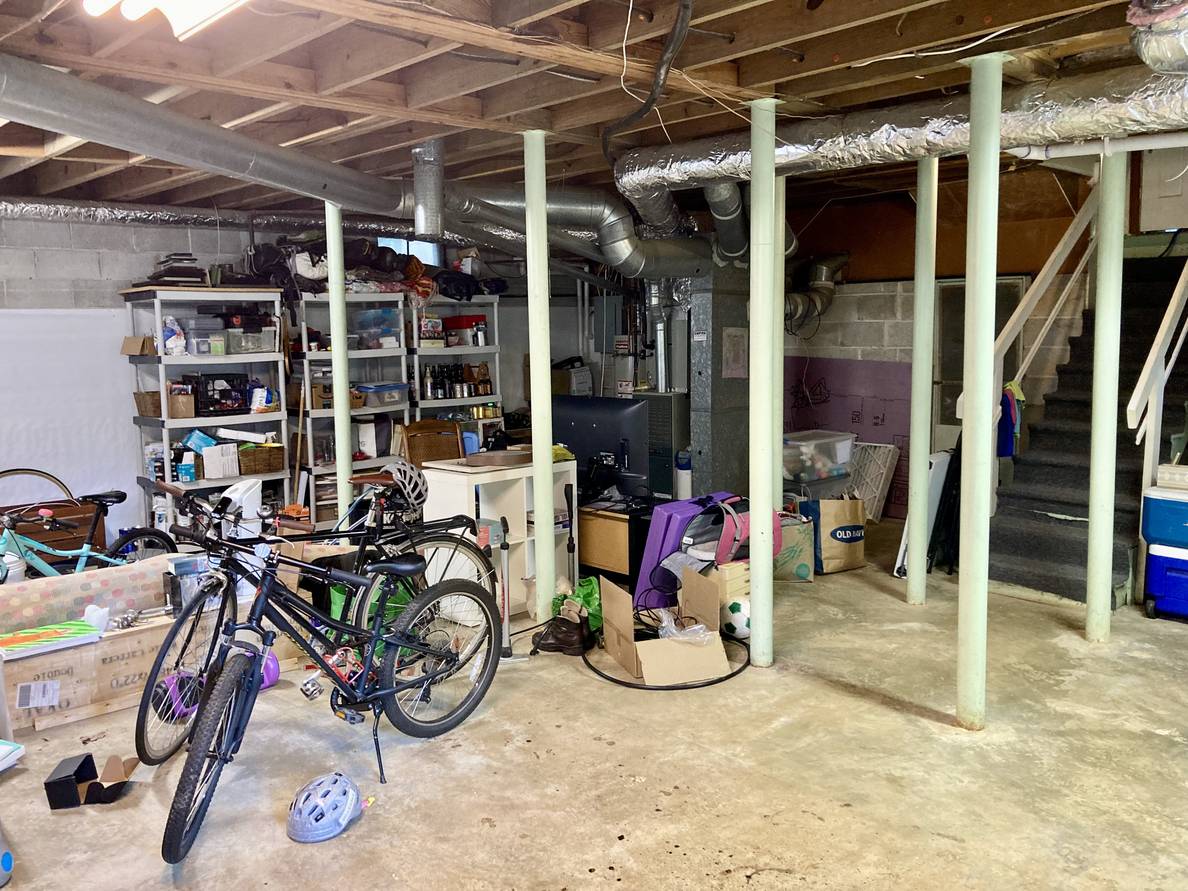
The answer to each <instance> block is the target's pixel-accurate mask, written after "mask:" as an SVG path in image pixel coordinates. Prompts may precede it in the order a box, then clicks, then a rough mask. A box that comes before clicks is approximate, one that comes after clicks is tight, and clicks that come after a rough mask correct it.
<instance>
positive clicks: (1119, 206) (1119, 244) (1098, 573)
mask: <svg viewBox="0 0 1188 891" xmlns="http://www.w3.org/2000/svg"><path fill="white" fill-rule="evenodd" d="M1129 160H1130V156H1129V155H1128V154H1126V153H1125V152H1118V153H1116V154H1113V155H1104V156H1102V159H1101V182H1100V184H1099V188H1100V189H1101V207H1100V208H1099V209H1098V211H1097V296H1096V299H1095V301H1094V307H1093V420H1092V425H1091V427H1090V434H1089V435H1090V452H1089V563H1088V566H1087V568H1086V587H1085V606H1086V610H1085V637H1086V638H1088V639H1089V640H1091V641H1094V642H1097V643H1104V642H1105V641H1107V640H1109V638H1110V611H1111V610H1112V608H1113V603H1112V599H1113V589H1114V494H1115V473H1114V472H1115V462H1116V461H1117V452H1118V356H1119V348H1120V344H1121V330H1122V248H1123V238H1124V236H1125V227H1126V189H1127V181H1128V177H1127V173H1128V171H1129V166H1128V162H1129ZM1154 446H1155V448H1158V447H1159V440H1158V439H1156V440H1155V442H1154Z"/></svg>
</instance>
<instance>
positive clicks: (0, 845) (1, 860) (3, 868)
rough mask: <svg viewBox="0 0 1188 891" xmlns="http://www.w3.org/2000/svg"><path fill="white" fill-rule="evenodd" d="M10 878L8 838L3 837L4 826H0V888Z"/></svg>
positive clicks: (10, 855) (10, 852)
mask: <svg viewBox="0 0 1188 891" xmlns="http://www.w3.org/2000/svg"><path fill="white" fill-rule="evenodd" d="M11 878H12V850H11V849H10V848H9V847H8V839H6V838H5V837H4V827H3V826H0V888H3V887H4V886H5V885H7V884H8V881H9V879H11Z"/></svg>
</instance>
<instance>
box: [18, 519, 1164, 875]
mask: <svg viewBox="0 0 1188 891" xmlns="http://www.w3.org/2000/svg"><path fill="white" fill-rule="evenodd" d="M891 541H895V542H897V541H898V528H897V527H893V526H890V527H889V526H887V525H884V527H882V528H881V529H880V530H879V531H877V532H876V533H875V534H873V535H872V545H874V546H875V547H876V548H877V547H878V544H879V543H880V542H882V543H883V544H884V545H886V544H888V543H889V542H891ZM882 550H884V551H885V550H886V548H885V547H884V548H882ZM884 562H885V561H884ZM930 595H931V602H930V603H929V605H928V606H927V607H923V608H920V607H909V606H907V605H905V604H904V603H903V601H902V597H903V592H902V583H900V582H897V581H895V580H894V579H892V578H890V577H889V576H888V575H887V574H886V572H885V570H884V569H883V568H881V567H880V566H877V565H872V566H870V567H868V568H867V569H865V570H860V571H858V572H853V573H846V574H843V575H838V576H832V577H828V578H823V579H819V580H818V581H817V582H815V583H814V584H812V585H796V586H793V585H787V586H782V588H781V590H780V592H779V595H778V601H777V609H776V622H777V638H776V639H777V656H778V662H777V664H776V666H775V668H773V669H769V670H758V669H752V670H750V671H747V672H746V673H744V674H743V675H742V676H741V677H740V678H738V679H736V680H734V681H732V682H730V683H729V684H724V685H721V686H718V687H714V688H712V689H707V690H701V691H696V692H685V693H643V692H634V691H628V690H624V689H621V688H617V687H613V686H611V685H609V684H606V683H603V682H600V681H598V680H596V679H595V678H594V677H593V676H592V675H591V674H590V673H589V672H588V671H587V670H586V669H585V668H584V667H583V666H582V664H581V663H580V661H578V660H576V659H571V658H568V657H564V656H542V657H539V658H538V659H536V660H535V661H533V662H532V663H529V664H517V665H509V666H507V667H505V668H504V669H502V670H501V671H500V673H499V674H498V675H497V676H496V679H495V684H494V686H493V687H492V690H491V692H490V694H489V695H488V697H487V700H486V702H485V703H484V705H483V707H482V708H481V709H480V710H479V711H478V712H477V713H476V715H475V716H474V717H472V718H471V720H470V721H469V722H468V723H466V724H465V725H463V726H462V727H461V728H459V729H458V730H456V731H454V733H452V734H450V735H448V736H446V737H443V738H441V739H438V740H432V741H414V740H410V739H405V738H403V737H401V736H400V735H399V734H398V733H397V732H396V731H395V730H394V729H393V728H391V727H388V726H386V725H385V731H384V732H383V737H382V738H383V740H384V743H385V751H386V755H387V767H388V776H389V783H388V785H387V786H380V785H379V783H378V781H377V777H376V772H375V764H374V760H373V756H372V751H371V740H370V736H369V728H368V727H367V726H362V727H349V726H347V725H345V724H342V723H340V722H338V721H336V720H335V719H334V718H333V717H332V716H331V715H330V714H329V709H328V707H327V705H326V704H325V702H324V701H318V702H316V703H307V702H306V701H305V700H304V699H303V698H302V697H301V695H300V694H299V692H298V691H297V690H296V688H295V682H299V681H300V679H301V676H300V675H299V674H296V673H292V674H289V675H287V676H286V679H285V681H284V682H283V684H282V686H281V687H280V688H278V689H275V690H273V691H270V692H268V693H265V694H264V695H263V696H262V698H261V701H260V703H259V705H258V707H257V712H256V715H255V717H254V719H253V722H252V725H251V727H250V728H249V732H248V737H247V740H246V742H245V744H244V748H243V751H242V753H241V755H240V757H239V758H238V759H237V760H236V762H235V764H233V765H232V766H231V767H230V768H228V770H227V771H226V772H225V773H224V778H223V781H222V783H221V784H220V786H219V789H218V794H217V796H216V798H215V801H214V804H213V806H212V809H211V812H210V815H209V816H208V818H207V821H206V825H205V826H204V828H203V830H202V834H201V836H200V837H199V839H198V842H197V844H196V845H195V848H194V850H193V852H192V853H191V854H190V856H189V858H188V860H187V861H186V862H185V863H184V864H183V865H181V866H179V867H177V868H172V867H169V866H166V865H165V864H164V863H163V862H162V861H161V859H160V856H159V849H160V837H161V830H162V827H163V824H164V819H165V813H166V810H167V808H168V805H169V801H170V798H171V797H172V794H173V789H174V784H175V782H176V779H177V775H178V772H179V770H180V767H181V762H180V757H179V758H178V759H175V760H174V761H173V762H171V763H169V764H167V765H164V766H162V767H160V768H158V769H156V770H155V771H152V770H145V771H144V773H143V775H141V776H140V777H139V780H140V782H138V783H137V785H136V787H135V789H134V790H133V791H132V793H131V794H130V795H128V796H127V797H126V798H125V799H124V800H123V801H121V802H119V803H118V804H115V805H112V806H110V807H106V808H104V807H87V808H82V809H79V810H74V811H60V812H56V813H50V812H49V811H48V809H47V808H46V804H45V799H44V796H43V794H42V791H41V780H42V779H43V778H44V777H45V775H46V774H47V773H48V772H49V771H50V770H51V769H52V767H53V766H54V765H55V764H56V763H57V761H58V760H59V759H60V758H62V757H64V756H67V755H70V754H75V753H77V752H80V751H82V750H83V749H84V748H89V749H90V750H92V751H94V752H95V753H96V754H97V755H107V754H110V753H113V752H115V753H121V754H129V753H130V752H131V751H132V741H131V734H132V722H133V714H132V713H131V712H123V713H120V714H116V715H111V716H108V717H105V718H102V719H95V720H91V721H88V722H86V723H83V724H75V725H72V726H68V727H62V728H57V729H54V730H52V731H48V732H42V733H39V734H36V735H33V736H31V737H30V736H27V737H26V738H25V739H24V742H25V743H26V744H27V745H28V748H29V752H28V755H27V756H26V758H25V761H24V764H23V766H22V767H20V768H18V769H15V770H13V771H10V772H9V773H7V774H5V775H3V776H0V819H2V820H3V824H4V828H5V831H6V832H7V834H8V836H9V840H10V842H11V845H12V847H13V849H14V851H15V853H16V858H17V873H16V881H15V885H14V886H13V887H14V888H16V889H20V891H25V889H42V888H64V887H71V886H75V885H79V884H82V883H83V882H85V883H86V885H87V886H89V887H91V888H99V889H108V888H111V889H116V888H120V889H124V888H133V887H162V886H164V887H178V888H234V887H248V888H259V887H264V886H267V885H277V886H283V887H302V888H305V887H319V888H326V887H336V886H337V883H344V884H343V887H356V888H357V887H381V886H385V885H386V886H388V887H394V888H404V887H422V888H433V889H436V888H500V889H511V888H515V889H534V888H541V889H560V888H578V887H600V886H608V885H615V884H621V886H622V887H631V888H649V889H652V888H675V887H688V886H693V887H699V888H743V887H746V888H790V887H796V888H831V889H834V888H893V887H894V888H943V889H952V888H1010V889H1025V888H1043V889H1047V888H1056V887H1059V888H1142V889H1158V888H1163V889H1181V888H1184V887H1185V886H1186V885H1188V878H1186V876H1188V745H1186V744H1188V739H1186V737H1185V733H1186V731H1185V725H1186V724H1188V692H1186V690H1185V683H1184V678H1185V677H1188V648H1186V647H1185V646H1184V643H1185V641H1186V640H1188V627H1186V626H1185V625H1182V624H1178V623H1174V622H1167V621H1159V622H1152V621H1148V620H1146V619H1144V618H1142V617H1141V616H1140V615H1139V614H1138V612H1137V611H1134V610H1132V609H1130V608H1128V609H1126V610H1123V611H1122V612H1120V613H1118V614H1116V615H1115V617H1114V637H1113V642H1112V643H1110V644H1108V645H1102V646H1096V647H1091V646H1090V645H1088V644H1087V643H1086V642H1085V641H1084V638H1083V636H1082V635H1081V633H1080V626H1081V612H1080V610H1079V609H1078V608H1077V607H1075V606H1071V605H1066V604H1049V603H1035V602H1027V601H1024V600H1019V599H1015V598H1013V597H1008V596H1001V595H1000V594H996V596H992V597H991V602H990V608H991V622H990V660H991V664H990V676H989V677H990V679H989V721H990V724H989V727H988V729H987V730H985V731H984V732H981V733H969V732H966V731H963V730H960V729H958V728H956V727H955V726H953V723H952V720H951V717H950V716H951V714H952V711H953V707H954V661H955V629H956V585H955V580H954V579H948V578H944V577H936V578H935V579H934V582H933V585H932V588H931V591H930ZM521 640H522V639H521ZM600 657H601V658H605V655H604V654H600ZM103 733H106V736H105V737H104V738H103V739H101V740H99V741H97V742H94V743H91V744H90V745H88V746H86V747H84V746H83V745H82V744H81V743H80V739H81V738H82V737H88V736H89V737H95V736H97V735H100V734H103ZM333 769H338V770H342V771H345V772H346V773H348V774H349V775H351V776H352V777H354V778H355V779H356V780H357V781H358V782H359V784H360V786H361V787H362V789H363V792H364V795H374V796H375V803H374V804H373V805H372V807H370V808H369V809H368V810H367V811H365V812H364V815H363V817H362V819H361V820H360V821H359V822H358V823H357V824H356V825H355V826H354V827H353V828H352V829H351V830H350V831H349V832H348V833H347V834H346V835H344V836H342V837H341V838H339V839H337V840H335V841H332V842H329V843H327V844H323V845H317V846H311V847H305V846H299V845H296V844H293V843H291V842H290V841H288V839H287V838H286V836H285V813H286V810H287V807H288V803H289V800H290V797H291V796H292V794H293V792H294V791H295V790H296V789H297V788H298V787H299V786H300V785H301V784H303V783H304V782H305V781H307V780H308V779H310V778H312V777H314V776H316V775H318V774H320V773H323V772H326V771H329V770H333ZM361 874H364V875H365V876H366V878H360V875H361Z"/></svg>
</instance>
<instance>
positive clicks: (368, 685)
mask: <svg viewBox="0 0 1188 891" xmlns="http://www.w3.org/2000/svg"><path fill="white" fill-rule="evenodd" d="M217 528H218V524H214V523H212V524H210V525H209V527H208V531H205V532H202V531H196V530H195V529H193V528H187V527H180V526H174V527H173V528H171V529H170V532H171V533H172V534H173V535H175V536H176V537H177V538H179V539H181V540H185V541H190V542H192V543H194V544H198V545H199V546H201V547H203V548H204V549H205V550H206V551H207V552H208V553H210V554H211V555H212V556H217V557H218V558H219V559H220V560H221V561H222V563H223V565H225V566H228V565H229V566H236V565H239V564H240V561H241V558H245V557H248V556H255V555H257V552H256V551H255V550H254V549H253V548H252V547H250V546H247V545H244V544H241V543H239V542H237V541H234V540H227V539H224V538H222V537H220V536H219V535H218V534H217V532H215V531H214V530H216V529H217ZM264 562H265V565H264V567H263V569H258V568H257V569H256V570H255V572H256V574H257V577H258V578H259V588H258V589H257V592H256V596H255V599H254V600H253V601H252V604H251V608H250V609H249V611H248V615H247V617H246V619H245V621H243V622H237V621H235V620H234V619H233V618H227V619H226V620H225V621H224V623H223V625H222V627H221V629H220V630H219V633H218V637H217V638H216V639H213V640H212V643H211V644H210V646H211V647H212V654H213V655H212V659H211V664H210V670H209V673H208V676H207V678H206V682H205V684H203V686H202V689H201V691H200V693H198V702H197V713H196V716H195V719H194V727H193V732H192V734H191V736H190V750H189V753H188V754H187V756H186V762H185V765H184V767H183V768H182V772H181V778H180V779H179V781H178V785H177V791H176V793H175V794H174V798H173V804H172V806H171V807H170V810H169V817H168V819H167V821H166V824H165V835H164V839H163V841H162V844H161V856H162V857H163V858H164V859H165V861H166V862H167V863H179V862H181V860H183V859H184V858H185V856H186V854H188V853H189V850H190V848H191V847H192V846H193V844H194V840H195V838H196V837H197V835H198V831H199V829H200V828H201V826H202V821H203V819H204V818H205V817H206V812H207V810H208V809H209V808H210V803H211V800H212V798H213V796H214V791H215V787H216V785H217V784H218V781H219V777H220V776H221V774H222V772H223V768H224V767H225V766H226V765H227V764H229V763H231V761H232V760H234V758H235V755H236V753H238V751H239V747H240V745H241V744H242V742H243V738H244V733H245V732H246V730H247V725H248V721H249V720H250V719H251V715H252V709H253V707H254V705H255V702H256V696H257V694H258V693H259V691H260V687H261V683H262V681H263V666H264V661H265V659H266V657H267V654H268V651H269V649H270V648H271V647H272V645H273V643H274V642H275V640H276V636H277V633H278V631H279V632H280V633H282V634H286V635H288V636H289V637H290V638H291V639H292V640H293V641H294V642H295V643H296V644H297V645H298V646H299V647H300V648H301V649H302V650H304V651H305V653H306V654H307V655H308V656H309V658H310V659H311V660H312V661H313V663H314V664H315V665H316V666H317V667H319V668H320V669H321V670H322V672H323V673H324V675H325V676H326V677H327V678H328V679H329V680H330V682H331V684H332V685H333V690H332V691H331V693H330V706H331V709H332V711H333V713H334V715H335V716H336V717H338V718H341V719H342V720H344V721H347V722H348V723H351V724H360V723H362V722H363V721H364V720H365V717H364V716H365V714H366V713H368V712H370V713H371V714H372V716H373V718H374V720H373V723H372V728H371V735H372V740H373V742H374V745H375V755H376V761H377V764H378V767H379V774H380V782H381V783H382V782H385V781H386V778H385V776H384V767H383V756H382V753H381V751H380V742H379V719H380V715H381V714H382V715H385V716H386V717H387V718H388V720H389V721H390V722H391V723H392V724H393V725H394V726H395V727H396V728H397V729H399V730H401V731H403V732H405V733H407V734H409V735H412V736H418V737H433V736H438V735H440V734H442V733H446V732H447V731H449V730H452V729H453V728H454V727H457V726H458V725H459V724H461V723H462V721H464V720H465V719H466V718H467V717H468V716H469V715H470V714H471V713H472V712H473V711H474V710H475V708H477V707H478V704H479V703H480V702H481V701H482V698H483V696H484V695H485V694H486V692H487V689H488V688H489V687H490V685H491V681H492V680H493V678H494V676H495V670H496V668H497V667H498V662H499V633H498V628H499V609H498V607H497V605H496V603H495V599H494V598H493V597H492V596H491V594H490V592H489V591H488V590H486V589H485V588H484V587H482V586H481V585H478V584H476V583H474V582H471V581H466V580H460V579H446V580H444V581H441V582H439V583H437V584H434V585H431V586H430V587H428V588H427V589H425V590H415V588H411V587H410V583H409V580H411V579H416V578H417V577H418V576H421V575H422V574H423V573H424V571H425V568H426V566H425V560H424V559H423V558H422V557H420V556H418V555H416V554H406V555H400V556H397V557H395V558H393V559H390V560H387V561H385V562H382V563H377V564H372V565H369V566H367V567H366V569H365V571H366V572H367V573H368V575H358V574H356V573H352V572H347V571H346V570H341V569H335V568H329V567H321V566H317V565H314V564H312V563H305V562H303V561H300V560H294V559H291V558H288V557H284V556H281V555H280V554H278V553H277V552H276V551H275V550H273V551H272V552H270V553H269V554H268V555H267V556H266V557H265V558H264ZM282 567H284V569H295V570H297V571H299V572H301V573H308V574H310V575H312V576H314V577H320V578H322V579H324V580H325V581H326V582H327V583H330V584H339V585H344V586H347V587H348V588H349V589H351V590H352V591H353V593H354V594H355V595H356V596H357V597H359V598H364V596H365V595H372V596H367V597H366V600H365V602H367V603H370V604H373V606H372V607H370V608H369V610H368V612H367V618H368V622H367V624H357V623H352V622H345V621H340V620H338V619H335V618H333V617H331V616H330V615H328V614H326V613H324V612H322V611H321V610H319V609H318V608H316V607H315V606H313V605H312V604H310V603H309V602H307V601H305V600H304V599H302V598H301V597H298V596H297V595H296V594H294V593H293V592H292V591H290V590H289V589H288V588H287V587H286V586H285V585H284V584H283V583H282V582H281V581H279V580H278V578H277V572H278V570H281V569H282ZM369 576H375V577H374V578H372V577H369ZM404 599H406V602H403V603H399V602H398V601H400V600H404ZM356 615H358V614H356ZM244 634H248V635H250V636H251V637H253V638H255V641H258V642H255V641H248V640H242V639H240V638H242V637H243V635H244Z"/></svg>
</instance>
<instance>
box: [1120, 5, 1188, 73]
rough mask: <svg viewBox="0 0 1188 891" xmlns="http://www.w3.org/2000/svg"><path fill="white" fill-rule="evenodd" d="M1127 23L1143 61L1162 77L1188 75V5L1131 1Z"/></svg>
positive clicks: (1136, 49)
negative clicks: (1132, 30)
mask: <svg viewBox="0 0 1188 891" xmlns="http://www.w3.org/2000/svg"><path fill="white" fill-rule="evenodd" d="M1126 20H1127V21H1128V22H1130V24H1132V25H1134V33H1133V34H1132V35H1131V37H1130V42H1131V43H1132V44H1133V45H1134V51H1135V52H1136V53H1138V57H1139V58H1140V59H1142V60H1143V61H1144V62H1146V63H1147V65H1149V66H1150V67H1151V68H1152V69H1153V70H1155V71H1158V72H1159V73H1160V74H1178V75H1183V74H1188V2H1184V0H1131V4H1130V9H1128V10H1127V11H1126Z"/></svg>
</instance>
